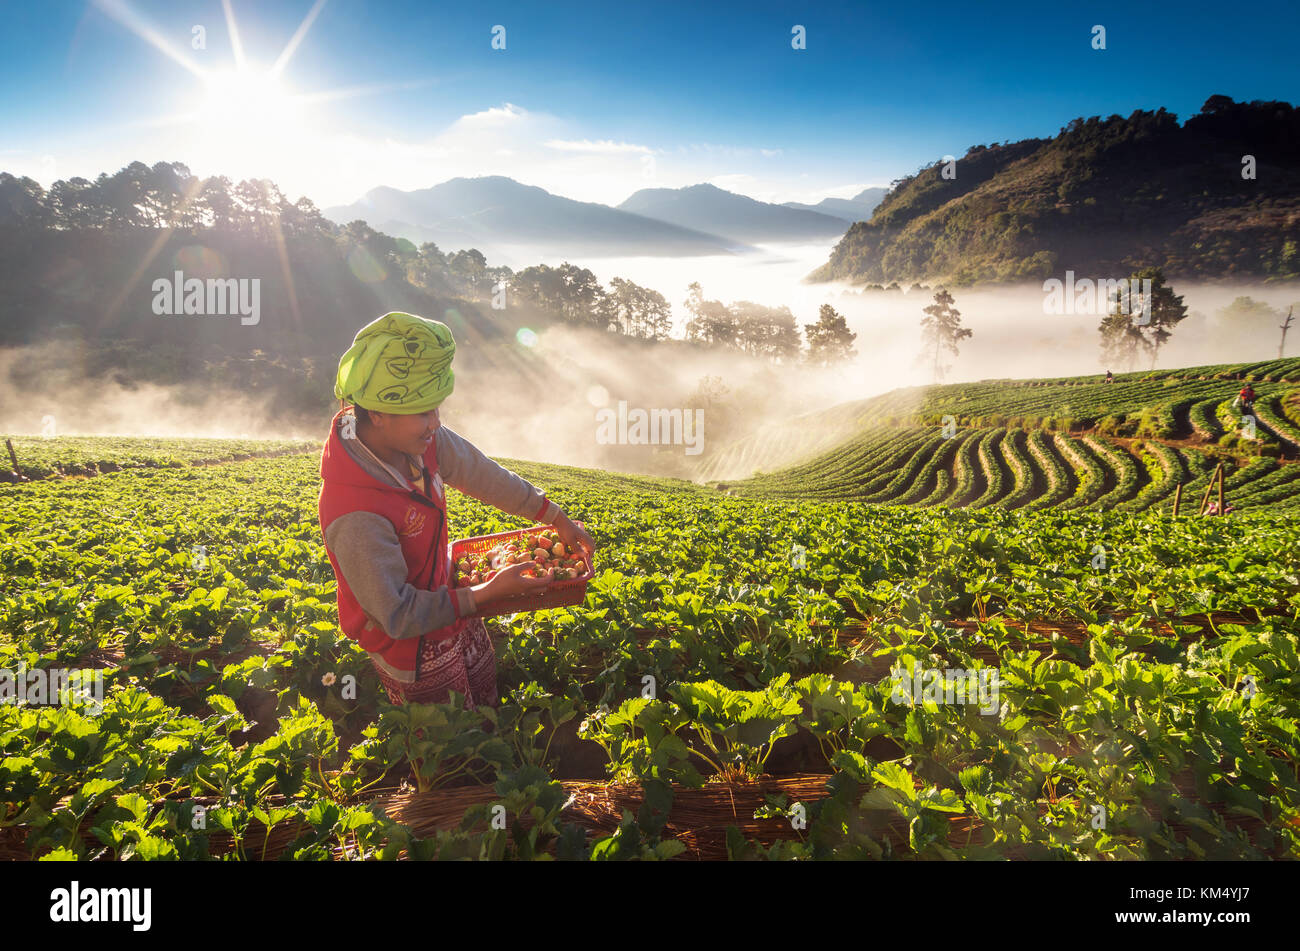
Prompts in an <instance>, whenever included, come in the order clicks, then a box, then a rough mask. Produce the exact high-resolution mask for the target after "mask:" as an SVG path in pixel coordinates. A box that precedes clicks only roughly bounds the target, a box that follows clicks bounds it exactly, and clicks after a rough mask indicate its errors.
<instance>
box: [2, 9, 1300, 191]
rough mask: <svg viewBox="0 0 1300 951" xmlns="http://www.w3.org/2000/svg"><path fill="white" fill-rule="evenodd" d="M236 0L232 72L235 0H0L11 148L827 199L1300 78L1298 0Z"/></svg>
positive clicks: (112, 163) (41, 160)
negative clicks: (967, 158) (1228, 0)
mask: <svg viewBox="0 0 1300 951" xmlns="http://www.w3.org/2000/svg"><path fill="white" fill-rule="evenodd" d="M230 9H231V11H232V12H233V17H234V21H235V23H236V25H237V31H238V36H239V42H240V46H241V48H242V52H243V62H244V66H243V72H242V73H238V74H237V73H236V71H235V67H236V57H235V55H234V53H233V50H232V42H231V36H230V30H229V27H228V23H227V17H226V14H225V11H224V10H223V5H222V2H221V0H91V2H85V0H82V2H65V0H44V2H40V3H32V4H27V3H23V4H6V6H5V9H4V13H3V15H4V18H5V27H6V28H5V30H4V32H3V34H0V85H2V86H3V96H0V170H5V171H10V172H14V173H18V174H28V175H31V176H32V177H34V178H36V179H37V180H38V181H41V182H42V183H43V184H45V185H48V184H50V183H51V182H52V181H53V180H54V179H55V178H66V177H71V176H73V175H85V176H93V175H94V174H97V173H98V172H100V171H112V170H115V169H117V168H119V167H121V166H122V165H123V164H125V163H126V162H128V161H131V160H134V159H139V160H142V161H145V162H148V163H153V162H156V161H161V160H168V161H183V162H185V163H186V164H188V165H189V166H190V168H191V169H192V170H193V171H194V172H195V173H196V174H200V175H208V174H227V175H229V176H231V177H232V178H235V179H238V178H241V177H247V176H251V175H256V176H259V177H268V178H271V179H273V180H275V181H276V182H277V183H279V184H280V185H281V186H282V188H284V190H285V191H286V192H287V193H289V195H290V197H293V198H296V197H298V195H301V194H306V195H308V196H309V197H311V198H313V199H314V200H316V201H317V202H318V204H321V205H330V204H336V203H340V202H347V201H351V200H353V199H355V198H357V197H359V196H360V195H361V194H362V193H364V192H365V191H366V190H367V189H369V188H371V187H374V186H376V185H380V184H387V185H393V186H396V187H399V188H418V187H427V186H429V185H434V184H437V183H438V182H440V181H444V180H446V179H447V178H450V177H453V176H456V175H469V176H472V175H484V174H501V175H510V176H511V177H513V178H516V179H518V180H520V181H522V182H525V183H527V184H532V185H538V186H541V187H543V188H546V189H548V190H549V191H553V192H556V193H558V194H562V195H565V196H567V197H571V198H576V199H580V200H585V201H600V202H606V203H609V204H617V203H618V202H620V201H622V200H623V199H624V198H626V197H627V196H628V195H630V194H632V193H633V192H634V191H636V190H637V189H638V188H643V187H650V186H660V187H679V186H684V185H691V184H695V183H698V182H702V181H709V182H713V183H714V184H717V185H719V186H720V187H725V188H730V189H731V190H733V191H737V192H740V193H742V194H747V195H751V196H753V197H755V198H759V199H761V200H766V201H809V202H815V201H817V200H819V199H820V198H823V197H826V196H831V195H833V196H838V197H848V196H849V195H851V194H854V193H855V192H856V191H858V190H860V189H862V188H864V187H866V186H868V185H873V184H888V183H889V182H890V181H891V180H893V179H896V178H899V177H901V176H903V175H906V174H911V173H912V172H914V171H915V170H916V169H917V168H918V167H920V166H922V165H925V164H927V163H929V162H931V161H934V160H936V159H938V158H940V157H941V156H943V155H944V154H953V155H958V156H959V155H961V154H962V153H964V152H965V150H966V149H967V147H969V146H970V145H973V144H988V143H992V142H1002V141H1008V140H1015V139H1020V138H1025V137H1029V136H1051V135H1054V134H1055V133H1056V132H1057V131H1058V130H1059V129H1060V127H1061V126H1063V125H1064V124H1065V123H1066V122H1068V121H1069V120H1070V119H1071V118H1073V117H1075V116H1092V115H1101V116H1108V115H1111V114H1112V113H1119V114H1121V115H1128V114H1129V113H1131V112H1132V111H1133V110H1134V109H1139V108H1141V109H1155V108H1158V107H1160V106H1164V107H1165V108H1166V109H1169V110H1170V111H1172V112H1174V113H1176V114H1177V115H1178V116H1179V118H1180V119H1184V118H1186V117H1187V116H1188V115H1190V114H1192V113H1194V112H1196V111H1197V110H1198V109H1199V108H1200V106H1201V104H1202V103H1203V102H1204V101H1205V99H1206V98H1207V97H1208V96H1210V95H1212V94H1215V93H1222V94H1225V95H1229V96H1232V97H1233V98H1235V99H1238V100H1249V99H1282V100H1286V101H1289V102H1292V103H1296V102H1300V88H1298V87H1300V69H1298V68H1297V63H1296V60H1295V53H1294V40H1295V37H1296V36H1297V35H1300V5H1298V4H1296V3H1294V2H1293V0H1288V2H1271V0H1266V2H1258V3H1252V4H1236V5H1224V4H1222V3H1209V2H1200V3H1183V4H1142V3H1106V2H1096V3H1062V4H1054V3H1046V2H1039V3H1021V2H1018V0H1015V2H991V3H987V4H982V5H974V6H969V5H959V4H920V3H909V4H889V5H884V4H871V3H854V4H799V3H745V4H734V5H729V4H721V5H711V6H705V5H703V4H698V3H673V2H666V3H665V2H654V3H649V2H635V0H630V2H628V3H563V2H546V3H537V2H529V3H487V4H478V3H471V4H463V3H458V4H431V3H428V2H411V3H405V2H393V3H382V2H361V0H325V2H323V3H321V2H317V3H313V2H311V0H302V2H257V3H252V2H248V0H230ZM313 12H314V16H312V13H313ZM304 18H310V22H309V23H308V24H307V26H306V29H305V32H303V33H302V34H301V36H300V42H298V43H297V45H296V46H295V47H294V48H293V49H292V53H291V55H290V56H288V57H287V59H286V60H285V61H284V63H283V65H282V70H281V71H280V73H279V74H278V77H277V78H276V79H275V81H274V82H273V81H271V80H270V79H269V78H268V71H269V70H270V68H271V67H272V65H273V64H274V63H275V62H276V60H277V59H278V58H280V57H281V55H282V53H283V51H284V50H285V47H286V44H289V43H290V40H291V38H292V37H293V36H294V35H295V31H296V30H298V29H299V27H300V25H301V24H303V21H304ZM498 24H499V25H502V26H504V27H505V40H506V48H505V50H494V49H492V48H491V42H492V32H491V31H492V28H493V27H494V26H496V25H498ZM795 24H800V25H803V26H804V27H805V28H806V35H807V49H805V50H794V49H792V48H791V35H792V33H791V30H792V27H793V26H794V25H795ZM1095 24H1100V25H1102V26H1104V27H1105V28H1106V47H1107V48H1106V49H1105V50H1094V49H1092V47H1091V40H1092V28H1093V26H1094V25H1095ZM195 26H200V27H202V28H203V31H204V33H203V40H204V48H202V49H195V48H194V45H195V33H194V27H195ZM148 36H152V37H153V39H154V42H150V41H149V39H147V38H146V37H148ZM164 49H166V50H170V55H169V54H168V53H167V52H165V51H164Z"/></svg>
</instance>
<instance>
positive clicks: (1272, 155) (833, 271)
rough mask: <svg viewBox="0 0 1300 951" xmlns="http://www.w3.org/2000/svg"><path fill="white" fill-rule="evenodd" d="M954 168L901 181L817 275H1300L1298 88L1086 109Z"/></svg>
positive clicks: (955, 279)
mask: <svg viewBox="0 0 1300 951" xmlns="http://www.w3.org/2000/svg"><path fill="white" fill-rule="evenodd" d="M1248 159H1249V163H1250V164H1247V161H1248ZM944 167H945V166H944V165H942V164H941V163H937V162H936V163H935V164H933V165H930V166H927V167H926V168H923V169H922V170H921V171H919V172H918V173H917V174H915V175H913V176H911V177H909V178H905V179H903V180H902V181H901V182H899V183H897V187H895V188H894V189H892V190H891V191H890V192H889V194H888V195H887V196H885V199H884V201H882V202H881V204H880V206H879V207H877V208H876V210H875V213H874V214H873V215H872V216H871V219H870V220H869V221H860V222H857V223H855V224H854V225H853V226H852V227H851V228H849V230H848V233H847V234H845V235H844V237H843V239H842V240H841V241H840V242H839V244H838V245H836V247H835V249H834V251H832V253H831V257H830V260H829V261H828V262H827V263H826V264H824V265H823V266H822V267H820V268H818V269H817V270H816V271H814V272H813V273H812V274H810V275H809V276H808V277H807V278H806V280H808V281H809V282H820V281H831V280H844V281H848V282H851V283H861V282H867V281H872V282H889V281H897V282H899V283H900V284H904V285H906V283H910V282H913V281H925V282H941V283H945V282H946V283H951V284H953V285H962V284H967V285H968V284H975V283H981V282H990V281H1018V280H1041V279H1043V278H1045V277H1048V276H1053V275H1055V276H1057V277H1063V276H1064V274H1065V272H1066V271H1067V270H1073V271H1074V272H1075V273H1076V274H1078V275H1079V276H1080V277H1083V276H1091V277H1096V278H1101V277H1107V278H1116V279H1120V278H1124V277H1127V276H1128V275H1129V274H1130V273H1132V272H1133V271H1134V270H1137V269H1139V268H1141V267H1145V266H1155V267H1160V268H1162V269H1163V270H1164V272H1165V276H1166V277H1168V278H1173V277H1198V278H1202V279H1206V278H1210V279H1213V278H1227V277H1233V278H1238V277H1240V278H1264V279H1272V280H1284V279H1292V278H1297V277H1300V109H1295V108H1294V107H1292V106H1291V105H1289V104H1288V103H1285V102H1261V101H1255V102H1251V103H1234V102H1233V101H1232V100H1231V99H1230V98H1228V97H1227V96H1211V97H1210V98H1209V99H1208V100H1206V102H1205V105H1204V106H1202V107H1201V111H1200V113H1199V114H1197V115H1195V116H1191V117H1190V118H1188V119H1187V121H1186V122H1185V123H1183V124H1182V125H1181V126H1180V125H1179V124H1178V118H1177V116H1175V115H1173V114H1172V113H1169V112H1166V111H1165V110H1164V109H1163V108H1162V109H1159V110H1158V111H1156V112H1147V111H1142V110H1137V111H1135V112H1134V113H1133V114H1132V115H1130V116H1129V117H1128V118H1127V119H1125V118H1123V117H1121V116H1118V115H1112V116H1111V117H1110V118H1109V119H1106V120H1104V121H1103V120H1102V119H1100V118H1099V117H1097V116H1093V117H1092V118H1090V119H1088V120H1086V121H1085V120H1084V119H1082V118H1080V119H1075V120H1073V121H1072V122H1070V123H1069V124H1068V125H1067V126H1066V127H1065V128H1063V129H1061V130H1060V133H1059V134H1058V135H1057V136H1055V137H1053V138H1050V139H1026V140H1024V141H1020V142H1014V143H1009V144H1003V145H997V144H996V143H995V144H994V145H992V146H983V145H977V146H973V147H971V148H970V150H969V151H967V153H966V155H965V156H964V157H963V158H961V159H959V160H957V161H956V163H955V176H952V175H950V176H948V177H945V176H944V175H943V171H944ZM1247 176H1249V177H1247Z"/></svg>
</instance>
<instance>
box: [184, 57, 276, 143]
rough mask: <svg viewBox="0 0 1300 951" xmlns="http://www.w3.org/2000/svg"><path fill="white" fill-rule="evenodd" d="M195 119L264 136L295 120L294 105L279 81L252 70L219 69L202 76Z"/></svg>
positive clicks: (269, 75) (242, 68) (205, 123)
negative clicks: (202, 94) (201, 95)
mask: <svg viewBox="0 0 1300 951" xmlns="http://www.w3.org/2000/svg"><path fill="white" fill-rule="evenodd" d="M203 85H204V98H203V102H202V104H201V105H200V106H199V110H198V119H199V121H200V122H201V123H203V124H204V125H208V126H216V127H225V128H232V129H233V128H236V127H238V128H242V129H243V130H245V131H254V130H256V131H257V132H259V133H265V132H267V131H271V130H273V129H274V128H275V127H276V126H277V125H279V124H281V123H284V122H290V121H292V120H293V119H294V118H295V115H294V113H295V112H296V110H295V109H294V106H293V103H292V102H291V101H290V97H289V95H288V93H287V92H286V91H285V90H284V88H283V86H282V85H281V83H280V80H279V79H278V78H277V77H275V76H272V75H271V74H270V73H267V72H262V71H260V70H257V69H255V68H251V67H241V68H238V69H228V70H222V71H220V72H215V73H210V74H208V75H207V76H205V77H204V80H203Z"/></svg>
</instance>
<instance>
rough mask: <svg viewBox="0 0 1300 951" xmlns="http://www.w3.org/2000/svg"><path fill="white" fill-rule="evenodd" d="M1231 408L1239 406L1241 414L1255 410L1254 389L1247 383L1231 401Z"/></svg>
mask: <svg viewBox="0 0 1300 951" xmlns="http://www.w3.org/2000/svg"><path fill="white" fill-rule="evenodd" d="M1232 405H1233V406H1240V407H1241V411H1242V412H1243V413H1249V412H1251V411H1252V410H1254V408H1255V388H1254V387H1253V386H1251V385H1250V384H1249V383H1247V384H1246V385H1245V386H1243V387H1242V388H1241V392H1240V393H1238V394H1237V398H1236V399H1235V400H1233V401H1232Z"/></svg>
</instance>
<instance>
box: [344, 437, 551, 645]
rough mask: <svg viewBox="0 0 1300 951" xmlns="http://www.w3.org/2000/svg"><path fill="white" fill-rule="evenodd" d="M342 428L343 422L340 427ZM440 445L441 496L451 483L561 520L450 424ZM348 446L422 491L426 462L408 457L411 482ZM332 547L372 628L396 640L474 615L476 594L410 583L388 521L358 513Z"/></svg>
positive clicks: (361, 459) (513, 509)
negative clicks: (423, 588)
mask: <svg viewBox="0 0 1300 951" xmlns="http://www.w3.org/2000/svg"><path fill="white" fill-rule="evenodd" d="M342 422H343V419H342V418H340V425H342ZM435 439H436V441H437V457H438V470H437V472H436V473H435V474H434V477H433V479H432V485H433V489H432V491H433V493H434V495H435V496H438V497H441V496H443V494H444V493H445V486H444V483H445V485H450V486H452V487H453V488H455V489H459V490H460V491H461V492H464V493H465V494H466V495H469V496H471V497H473V498H475V499H478V500H479V501H481V502H486V503H487V504H489V505H494V506H496V507H497V508H499V509H501V510H502V511H503V512H507V513H509V514H511V515H518V516H521V517H523V518H533V519H536V520H537V521H540V522H544V523H546V524H548V525H549V524H551V523H553V522H554V521H555V520H556V518H558V517H559V515H560V512H561V510H560V507H559V506H558V505H556V504H555V503H554V502H552V501H550V500H548V499H546V495H545V493H544V492H543V491H542V490H541V489H539V488H537V487H536V486H534V485H532V484H531V483H530V482H528V481H526V480H525V479H522V478H520V477H519V476H518V475H516V474H515V473H513V472H511V471H510V470H509V469H506V468H504V467H502V466H500V465H498V464H497V463H496V462H493V461H492V460H491V459H489V458H488V457H487V456H485V455H484V454H483V453H482V452H481V451H480V450H479V449H478V448H477V447H476V446H475V445H474V444H473V443H471V442H469V441H468V440H466V439H464V438H463V437H461V436H459V435H458V434H456V433H455V432H453V431H452V430H450V429H448V428H447V427H446V426H440V427H439V428H438V430H437V433H436V435H435ZM341 442H342V444H343V446H344V448H345V449H346V450H347V453H348V455H349V456H351V457H352V458H353V459H354V460H355V461H356V462H357V463H358V464H359V465H360V466H361V468H362V469H363V470H364V471H365V472H367V473H368V474H370V475H372V476H374V477H375V478H376V479H379V480H380V481H382V482H386V483H388V484H391V485H396V486H399V487H400V488H403V489H407V488H413V487H414V488H419V489H422V488H423V484H424V483H423V472H424V460H423V458H421V457H417V456H409V455H408V456H407V462H408V465H409V467H410V474H411V478H410V479H409V480H408V479H404V478H403V477H402V475H401V474H399V473H397V472H395V471H394V470H393V469H392V468H391V467H390V466H388V465H387V464H385V463H383V462H381V461H380V460H379V459H378V458H377V457H376V456H375V455H374V454H373V453H371V452H370V450H369V449H368V448H367V447H366V446H365V444H364V443H362V442H361V440H360V439H342V440H341ZM325 544H326V545H328V546H329V550H330V551H331V552H333V553H334V557H335V558H336V559H337V560H338V563H339V570H340V571H341V572H342V573H343V577H344V579H345V580H346V581H347V584H348V587H349V588H350V589H351V590H352V593H353V594H354V595H355V596H356V599H357V603H358V604H360V605H361V608H362V610H364V611H365V612H366V615H367V616H368V617H369V618H370V620H371V623H373V624H375V625H377V626H378V627H380V628H382V629H383V631H384V633H386V634H387V635H388V636H389V637H393V638H399V639H400V638H407V637H419V636H420V635H421V634H427V633H429V632H431V631H435V630H441V629H443V628H446V627H448V626H449V625H451V624H452V623H454V622H455V621H456V620H457V619H458V618H461V617H465V616H466V615H469V614H473V613H474V611H475V605H474V599H473V593H472V592H471V591H470V589H468V588H448V587H441V588H438V589H436V590H434V591H426V590H421V589H419V588H416V587H415V586H414V585H411V584H408V583H407V581H406V575H407V566H406V559H405V558H404V557H403V555H402V547H401V544H400V543H399V542H398V539H397V532H396V530H395V529H394V527H393V523H392V522H390V521H389V520H388V519H386V518H384V516H382V515H377V514H375V513H374V512H364V511H358V512H349V513H347V514H345V515H341V516H339V517H338V518H336V519H334V521H333V522H331V523H330V525H329V527H328V528H327V529H326V531H325Z"/></svg>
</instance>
